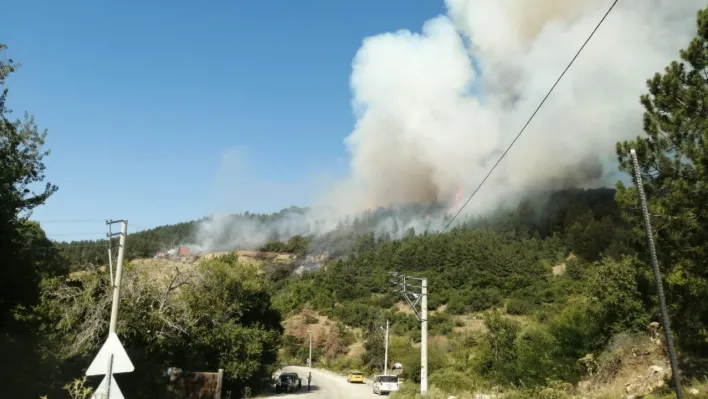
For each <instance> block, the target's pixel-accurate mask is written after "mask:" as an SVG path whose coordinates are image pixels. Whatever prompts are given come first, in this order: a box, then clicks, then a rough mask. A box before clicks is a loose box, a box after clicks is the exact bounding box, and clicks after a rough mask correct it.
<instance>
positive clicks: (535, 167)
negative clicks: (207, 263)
mask: <svg viewBox="0 0 708 399" xmlns="http://www.w3.org/2000/svg"><path fill="white" fill-rule="evenodd" d="M610 4H611V0H549V1H543V2H536V1H533V2H532V1H529V0H497V1H487V0H447V1H446V6H447V13H446V14H445V15H439V16H434V17H433V18H431V19H430V20H428V21H427V22H426V23H425V24H424V26H423V27H422V30H421V32H420V33H415V32H410V31H407V30H400V31H396V32H391V33H382V34H380V35H376V36H372V37H368V38H365V39H364V40H363V43H362V45H361V48H360V49H359V50H358V52H357V53H356V55H355V56H354V59H353V62H352V73H351V79H350V84H351V91H352V107H353V111H354V113H355V115H356V124H355V126H354V128H353V131H352V132H351V134H350V135H349V136H348V137H347V138H346V140H345V145H346V147H347V149H348V151H349V154H350V174H349V176H348V177H347V178H346V179H344V180H343V181H341V182H338V183H337V184H336V185H335V186H334V187H333V188H331V189H330V190H327V192H325V193H324V194H323V195H322V196H321V198H320V200H319V201H318V202H317V204H313V205H314V206H313V208H312V209H311V210H310V211H309V212H308V213H305V214H295V215H292V216H288V217H286V218H285V219H283V220H284V221H285V222H282V221H273V222H269V223H265V224H263V223H260V222H254V223H256V224H254V225H253V226H247V225H242V224H238V223H236V224H234V223H229V222H225V221H223V220H222V222H219V221H218V220H221V219H219V218H216V219H214V218H213V219H211V221H209V222H206V223H203V224H202V227H201V229H200V233H199V235H198V241H199V242H201V243H202V245H205V246H207V247H208V246H209V242H213V241H214V240H216V241H223V239H224V237H226V236H232V237H234V239H235V237H250V238H249V239H248V241H254V242H256V241H260V240H265V239H267V237H268V236H269V235H271V234H272V231H274V230H275V231H277V232H278V233H279V234H297V233H303V232H305V233H312V234H318V233H323V232H326V231H329V230H331V229H332V228H334V227H335V226H336V225H337V223H338V222H340V221H341V220H342V219H343V215H356V214H357V213H359V212H362V211H364V210H367V209H375V208H378V207H391V206H393V207H395V206H400V205H404V204H410V203H428V204H430V203H441V202H442V203H451V202H453V199H454V198H455V194H456V193H457V192H458V191H461V192H462V193H463V196H465V197H466V196H467V195H469V194H470V193H471V192H472V191H473V190H474V188H475V187H476V186H477V185H478V184H479V182H480V181H481V180H482V179H483V178H484V176H485V174H486V173H487V172H488V171H489V169H490V168H491V167H492V165H493V164H494V163H495V162H496V160H497V159H498V157H499V156H500V155H501V154H502V153H503V151H504V150H505V149H506V147H507V146H508V145H509V144H510V143H511V141H512V140H513V138H514V136H515V135H516V134H517V133H518V131H519V129H520V128H521V127H522V126H523V125H524V123H525V122H526V120H527V119H528V117H529V116H530V115H531V113H532V112H533V110H534V109H535V107H536V106H537V105H538V103H539V101H541V99H542V98H543V97H544V95H545V94H546V92H547V90H548V89H549V88H550V87H551V85H552V84H553V82H554V81H555V79H556V78H557V77H558V75H559V74H560V73H561V72H562V71H563V69H564V68H565V66H566V65H567V63H568V62H569V61H570V60H571V59H572V57H573V55H574V54H575V52H576V51H577V49H578V48H579V46H580V45H581V44H582V43H583V41H584V40H585V39H586V38H587V36H588V35H589V34H590V32H591V31H592V30H593V28H594V27H595V25H596V24H597V22H598V21H599V20H600V18H601V17H602V15H603V14H604V13H605V12H606V10H607V8H608V7H609V5H610ZM704 5H705V4H704V0H623V1H621V2H619V3H618V5H617V6H616V7H615V10H614V11H613V12H612V13H611V14H610V16H609V17H608V18H607V20H606V21H605V22H604V24H603V26H602V27H601V28H600V29H599V30H598V32H597V33H596V34H595V36H594V37H593V39H592V40H591V42H590V43H589V44H588V46H587V47H586V48H585V50H584V51H583V53H582V54H581V55H580V57H579V58H578V59H577V60H576V62H575V64H574V65H573V67H572V68H571V69H570V70H569V71H568V73H567V74H566V75H565V77H564V79H563V80H562V81H561V83H560V84H559V85H558V86H557V87H556V90H555V92H554V94H553V95H552V96H551V97H550V98H549V99H548V101H547V102H546V104H545V106H544V107H543V108H542V109H541V111H540V112H539V113H538V114H537V115H536V118H535V119H534V121H533V122H532V123H531V125H530V126H529V127H528V129H527V130H526V132H525V134H524V135H523V136H522V137H521V138H520V140H519V141H518V142H517V144H516V146H515V147H514V148H513V149H512V150H511V151H510V153H509V154H508V156H507V157H506V158H505V159H504V161H503V162H502V163H501V164H500V165H499V167H498V168H497V170H496V171H495V173H494V174H493V175H492V177H491V178H490V179H489V180H488V181H487V183H486V186H485V187H484V188H483V189H482V190H480V192H479V193H478V195H477V196H476V197H475V199H474V200H473V201H472V202H470V204H469V206H468V208H467V209H466V210H465V213H466V214H480V213H484V212H487V211H489V210H491V209H494V208H496V207H497V206H498V205H500V203H513V202H514V201H516V200H518V199H520V198H521V197H522V196H524V195H526V194H527V193H529V192H539V191H544V190H545V191H547V190H550V189H555V188H562V187H567V186H588V185H594V186H597V185H603V184H604V185H608V184H612V183H614V181H613V179H614V180H616V178H615V177H614V175H613V173H609V172H608V170H610V171H611V170H614V166H613V165H612V163H613V162H614V161H615V145H616V142H617V141H618V140H622V139H628V138H632V137H635V136H637V135H638V134H640V131H641V128H642V108H641V106H640V103H639V95H640V94H641V93H643V92H644V90H645V81H646V79H647V78H649V77H651V76H652V75H653V74H654V73H656V72H659V71H661V70H662V69H663V67H664V66H665V65H666V64H667V63H668V62H670V61H671V60H672V59H675V58H676V56H677V54H678V49H679V48H681V47H682V46H683V45H685V44H686V43H687V42H688V41H689V40H690V38H691V37H692V36H693V35H694V34H695V29H696V28H695V22H694V21H695V12H696V10H697V9H699V8H700V7H702V6H704ZM457 205H458V206H459V205H461V203H458V204H457ZM325 210H326V211H325ZM392 217H393V216H392ZM222 219H223V218H222ZM227 219H228V218H227ZM424 219H425V218H424V215H420V217H419V218H413V219H410V220H408V221H407V222H405V223H398V222H397V221H395V220H394V221H392V220H383V221H382V222H381V223H380V224H379V225H378V226H376V227H375V228H374V230H377V231H379V232H383V231H388V232H391V231H390V226H392V224H393V222H396V223H395V224H396V226H397V231H396V232H393V233H394V234H397V233H398V232H401V233H402V232H404V231H405V230H406V229H407V228H408V227H411V226H417V227H418V228H417V229H416V230H417V231H419V232H420V229H439V228H440V227H441V226H442V225H443V220H441V219H439V218H436V219H435V220H433V221H431V220H424ZM227 241H230V240H227ZM236 241H239V239H236Z"/></svg>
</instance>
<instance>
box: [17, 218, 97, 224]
mask: <svg viewBox="0 0 708 399" xmlns="http://www.w3.org/2000/svg"><path fill="white" fill-rule="evenodd" d="M30 220H32V219H30ZM32 221H33V222H37V223H40V224H41V223H45V224H49V223H57V224H59V223H104V222H105V220H101V219H54V220H32Z"/></svg>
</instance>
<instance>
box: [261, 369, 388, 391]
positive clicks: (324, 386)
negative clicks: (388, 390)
mask: <svg viewBox="0 0 708 399" xmlns="http://www.w3.org/2000/svg"><path fill="white" fill-rule="evenodd" d="M284 371H287V372H295V373H298V374H299V375H300V377H301V378H302V391H300V392H295V393H289V394H284V393H282V394H279V395H276V394H275V393H272V394H270V395H266V396H260V397H259V398H298V399H366V398H379V397H380V396H378V395H374V393H373V392H372V391H371V381H366V383H365V384H349V383H348V382H347V378H346V377H345V376H341V375H338V374H335V373H331V372H329V371H324V370H318V369H312V390H311V391H309V392H308V391H307V373H308V372H309V371H310V369H308V368H307V367H295V366H288V367H285V368H284V369H283V370H279V371H278V374H280V373H282V372H284Z"/></svg>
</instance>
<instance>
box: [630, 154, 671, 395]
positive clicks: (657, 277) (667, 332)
mask: <svg viewBox="0 0 708 399" xmlns="http://www.w3.org/2000/svg"><path fill="white" fill-rule="evenodd" d="M630 155H631V157H632V163H633V164H634V176H635V178H636V180H637V183H636V184H637V191H638V193H639V201H640V202H641V206H642V214H643V216H644V230H645V232H646V234H647V244H648V245H649V255H650V257H651V267H652V270H653V272H654V281H655V282H656V291H657V293H658V294H659V305H660V306H661V321H662V324H663V327H664V338H665V339H666V347H667V349H668V352H669V360H670V361H671V373H672V375H673V377H674V385H675V386H676V397H677V398H678V399H683V388H682V387H681V376H680V375H679V367H678V362H677V361H676V353H675V352H674V342H673V338H672V337H671V326H670V321H669V313H668V311H667V310H666V297H665V296H664V286H663V284H662V282H661V273H660V272H659V261H658V259H657V257H656V247H655V246H654V234H653V233H652V229H651V220H650V219H649V209H648V208H647V198H646V195H645V194H644V185H643V183H642V176H641V173H640V171H639V161H638V160H637V152H636V151H635V150H634V149H633V148H632V149H631V150H630Z"/></svg>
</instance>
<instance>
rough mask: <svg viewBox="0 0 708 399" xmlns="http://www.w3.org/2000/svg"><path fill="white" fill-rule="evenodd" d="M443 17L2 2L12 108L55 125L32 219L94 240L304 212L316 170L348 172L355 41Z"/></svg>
mask: <svg viewBox="0 0 708 399" xmlns="http://www.w3.org/2000/svg"><path fill="white" fill-rule="evenodd" d="M207 4H208V5H207ZM443 12H444V5H443V2H442V0H439V1H410V0H386V1H381V0H339V1H319V0H318V1H315V0H302V1H286V0H280V1H271V2H266V1H256V0H249V1H245V0H243V1H241V0H238V1H234V0H232V1H225V0H224V1H210V2H205V3H203V4H202V5H199V4H198V2H195V1H185V0H173V1H169V2H156V1H155V2H138V1H134V0H124V1H120V2H109V1H95V0H94V1H88V0H81V1H79V0H76V1H64V2H60V1H55V0H45V1H34V0H24V1H15V2H10V3H8V4H6V5H5V6H3V18H2V24H0V41H2V42H3V43H6V44H7V45H8V46H9V49H8V51H7V52H6V54H5V55H4V56H5V57H8V58H13V59H14V60H15V61H19V62H21V63H22V64H23V67H22V68H20V69H19V70H18V71H17V72H16V73H15V74H13V75H12V76H11V77H10V78H9V80H8V87H9V88H10V90H11V92H10V94H9V99H8V102H9V106H10V108H12V109H13V110H14V111H15V114H14V116H15V117H20V116H21V115H22V113H23V112H24V111H29V112H30V113H31V114H34V115H35V116H36V119H37V122H38V123H39V125H40V126H41V127H42V128H47V129H48V130H49V136H48V141H47V146H48V148H50V149H51V151H52V154H51V156H50V157H49V158H48V159H47V161H46V164H47V168H48V170H47V175H48V178H49V180H50V181H51V182H52V183H55V184H57V185H58V186H59V191H58V192H57V193H56V194H55V195H54V196H53V197H52V198H50V200H49V201H48V203H47V204H46V205H45V206H43V207H41V208H39V209H38V210H36V211H35V213H34V215H33V218H34V219H36V220H40V221H61V222H62V223H43V227H44V228H45V230H46V231H47V232H48V234H49V236H50V237H52V238H55V239H60V240H68V239H93V238H101V237H102V236H103V234H104V232H105V225H104V224H103V223H102V222H100V221H101V220H105V219H107V218H127V219H129V226H130V229H131V230H133V231H134V230H136V229H144V228H150V227H154V226H157V225H163V224H170V223H175V222H179V221H186V220H192V219H197V218H199V217H202V216H205V215H207V214H209V213H212V212H215V211H244V210H251V211H260V212H270V211H277V210H279V209H281V208H283V207H287V206H290V205H306V203H307V202H308V200H309V197H310V196H311V192H312V191H311V190H310V189H311V188H312V187H316V186H317V183H318V181H319V179H326V178H333V177H336V176H338V175H342V174H345V173H346V170H347V162H348V161H347V154H346V151H345V147H344V144H343V139H344V138H345V137H346V136H347V135H348V134H349V133H350V132H351V130H352V128H353V123H354V120H353V116H352V112H351V107H350V91H349V74H350V72H351V61H352V58H353V57H354V54H355V53H356V51H357V49H358V48H359V46H360V44H361V41H362V39H364V38H365V37H367V36H371V35H375V34H378V33H382V32H390V31H396V30H398V29H410V30H413V31H419V30H420V28H421V26H422V24H423V22H424V21H425V20H427V19H429V18H431V17H434V16H436V15H438V14H440V13H443ZM0 56H3V55H2V54H0ZM325 172H326V173H325ZM323 173H324V175H323ZM82 221H84V222H82Z"/></svg>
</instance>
